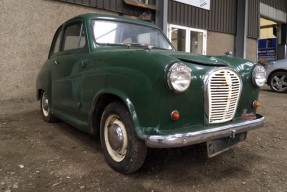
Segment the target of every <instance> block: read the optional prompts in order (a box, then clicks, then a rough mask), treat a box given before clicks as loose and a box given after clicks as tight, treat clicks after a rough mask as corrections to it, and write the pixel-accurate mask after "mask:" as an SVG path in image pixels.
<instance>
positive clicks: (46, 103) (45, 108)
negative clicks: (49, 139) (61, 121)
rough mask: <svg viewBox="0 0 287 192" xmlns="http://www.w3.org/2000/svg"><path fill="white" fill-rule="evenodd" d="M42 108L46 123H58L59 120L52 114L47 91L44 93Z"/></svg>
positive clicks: (41, 101) (41, 102)
mask: <svg viewBox="0 0 287 192" xmlns="http://www.w3.org/2000/svg"><path fill="white" fill-rule="evenodd" d="M40 106H41V112H42V116H43V119H44V120H45V121H46V122H49V123H54V122H57V121H58V119H57V118H56V117H55V116H54V115H52V114H51V110H50V105H49V97H48V94H47V93H46V92H45V91H43V92H42V95H41V100H40Z"/></svg>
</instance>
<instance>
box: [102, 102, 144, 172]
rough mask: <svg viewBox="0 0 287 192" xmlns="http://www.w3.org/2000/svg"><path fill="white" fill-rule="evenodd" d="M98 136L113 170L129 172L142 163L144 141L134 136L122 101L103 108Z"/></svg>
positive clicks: (131, 122)
mask: <svg viewBox="0 0 287 192" xmlns="http://www.w3.org/2000/svg"><path fill="white" fill-rule="evenodd" d="M100 137H101V145H102V149H103V153H104V155H105V158H106V160H107V162H108V163H109V165H110V166H111V167H112V168H113V169H114V170H116V171H118V172H120V173H124V174H129V173H132V172H135V171H137V170H138V169H139V168H140V167H141V166H142V164H143V163H144V160H145V157H146V150H147V149H146V146H145V143H144V141H142V140H140V139H139V138H138V137H137V136H136V133H135V130H134V125H133V121H132V118H131V115H130V113H129V111H128V109H127V108H126V106H125V105H123V104H122V103H119V102H114V103H111V104H109V105H108V106H107V107H106V108H105V110H104V113H103V115H102V118H101V131H100Z"/></svg>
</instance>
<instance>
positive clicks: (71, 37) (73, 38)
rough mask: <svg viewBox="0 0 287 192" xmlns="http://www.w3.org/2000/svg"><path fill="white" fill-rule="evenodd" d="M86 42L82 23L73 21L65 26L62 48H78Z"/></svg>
mask: <svg viewBox="0 0 287 192" xmlns="http://www.w3.org/2000/svg"><path fill="white" fill-rule="evenodd" d="M85 44H86V36H85V34H84V29H83V24H82V23H75V24H72V25H69V26H68V27H66V28H65V33H64V41H63V50H64V51H65V50H70V49H79V48H82V47H84V46H85Z"/></svg>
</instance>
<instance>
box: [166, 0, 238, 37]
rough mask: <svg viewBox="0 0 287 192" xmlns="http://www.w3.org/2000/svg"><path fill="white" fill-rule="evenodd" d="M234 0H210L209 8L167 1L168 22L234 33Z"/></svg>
mask: <svg viewBox="0 0 287 192" xmlns="http://www.w3.org/2000/svg"><path fill="white" fill-rule="evenodd" d="M236 2H237V1H236V0H211V2H210V3H211V6H210V10H205V9H201V8H198V7H194V6H190V5H186V4H183V3H179V2H176V1H172V0H169V2H168V23H170V24H176V25H183V26H188V27H193V28H200V29H206V30H210V31H218V32H223V33H229V34H235V32H236Z"/></svg>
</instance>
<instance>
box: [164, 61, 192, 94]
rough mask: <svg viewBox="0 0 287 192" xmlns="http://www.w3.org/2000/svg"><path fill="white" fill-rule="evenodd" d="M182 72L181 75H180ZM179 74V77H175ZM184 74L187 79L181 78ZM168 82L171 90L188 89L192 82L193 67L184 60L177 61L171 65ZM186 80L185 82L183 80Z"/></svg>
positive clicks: (167, 76) (181, 90)
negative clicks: (183, 61)
mask: <svg viewBox="0 0 287 192" xmlns="http://www.w3.org/2000/svg"><path fill="white" fill-rule="evenodd" d="M180 74H181V75H180ZM177 75H179V76H178V78H177V79H175V76H177ZM183 76H185V78H186V79H185V80H184V79H181V78H182V77H183ZM166 78H167V84H168V87H169V88H170V90H172V91H173V92H175V93H182V92H184V91H186V90H187V89H188V88H189V86H190V82H191V69H190V68H189V67H188V66H187V65H186V64H184V63H182V62H176V63H173V64H171V65H170V67H169V68H168V71H167V75H166ZM182 80H183V81H186V82H185V83H183V82H182Z"/></svg>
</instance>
